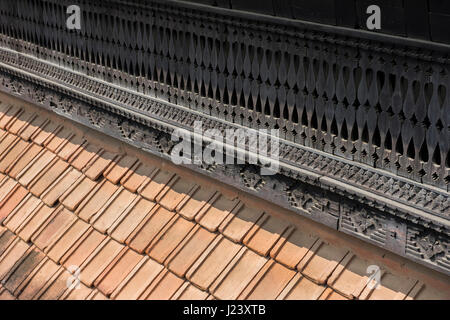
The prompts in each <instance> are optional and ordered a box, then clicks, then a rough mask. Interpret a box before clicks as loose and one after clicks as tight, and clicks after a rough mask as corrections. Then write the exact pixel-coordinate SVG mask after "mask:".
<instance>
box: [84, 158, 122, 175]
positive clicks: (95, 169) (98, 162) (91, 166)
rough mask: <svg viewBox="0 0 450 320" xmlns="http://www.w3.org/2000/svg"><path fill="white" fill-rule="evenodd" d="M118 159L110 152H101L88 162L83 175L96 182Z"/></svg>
mask: <svg viewBox="0 0 450 320" xmlns="http://www.w3.org/2000/svg"><path fill="white" fill-rule="evenodd" d="M118 158H119V156H118V155H116V154H114V153H112V152H102V153H101V154H99V155H96V156H95V157H94V158H93V159H92V160H91V161H89V163H88V164H87V165H86V167H85V169H84V174H85V175H86V176H87V177H88V178H90V179H92V180H97V179H98V178H99V177H100V176H101V175H102V174H103V172H105V170H106V169H107V168H108V166H110V165H111V164H114V163H115V161H116V160H117V159H118Z"/></svg>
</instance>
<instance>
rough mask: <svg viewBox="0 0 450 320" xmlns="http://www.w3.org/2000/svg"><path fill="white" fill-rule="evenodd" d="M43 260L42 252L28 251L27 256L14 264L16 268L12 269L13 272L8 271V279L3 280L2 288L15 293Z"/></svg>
mask: <svg viewBox="0 0 450 320" xmlns="http://www.w3.org/2000/svg"><path fill="white" fill-rule="evenodd" d="M44 258H45V255H44V254H43V253H42V252H40V251H38V250H35V249H32V250H30V251H29V252H28V254H27V256H26V257H25V258H24V259H23V260H22V261H20V263H17V264H16V267H15V268H13V269H12V270H13V271H10V274H9V275H8V277H5V278H4V279H3V281H2V282H3V286H4V287H5V288H6V289H8V291H9V292H15V291H16V289H17V288H18V287H19V286H20V285H21V284H22V282H23V281H25V280H26V278H27V277H28V275H30V273H31V272H32V271H33V269H34V268H36V266H37V265H39V264H40V262H41V261H42V260H43V259H44Z"/></svg>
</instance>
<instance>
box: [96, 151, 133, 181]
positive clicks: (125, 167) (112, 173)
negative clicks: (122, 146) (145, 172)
mask: <svg viewBox="0 0 450 320" xmlns="http://www.w3.org/2000/svg"><path fill="white" fill-rule="evenodd" d="M137 161H138V159H136V158H135V157H131V156H123V157H121V158H120V160H118V161H117V162H114V163H112V164H111V165H110V166H109V167H108V168H107V169H106V170H105V172H104V173H103V175H104V176H105V178H106V179H108V180H109V181H111V182H112V183H114V184H117V183H119V181H120V180H121V179H122V178H123V177H124V176H125V174H126V173H127V172H128V171H129V170H130V169H131V168H132V167H133V166H134V164H136V162H137Z"/></svg>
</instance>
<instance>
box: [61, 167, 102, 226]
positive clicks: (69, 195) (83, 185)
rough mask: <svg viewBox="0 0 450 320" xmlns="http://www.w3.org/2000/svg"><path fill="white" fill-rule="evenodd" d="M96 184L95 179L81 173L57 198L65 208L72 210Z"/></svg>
mask: <svg viewBox="0 0 450 320" xmlns="http://www.w3.org/2000/svg"><path fill="white" fill-rule="evenodd" d="M96 186H97V183H96V182H95V181H92V180H91V179H89V178H88V177H86V176H84V175H81V176H80V177H79V178H78V180H77V181H75V183H74V184H73V185H72V186H71V187H70V188H69V189H67V190H66V192H64V194H63V195H62V196H61V197H60V198H59V200H60V201H61V203H62V204H63V205H64V206H65V207H66V208H67V209H69V210H71V211H74V210H75V209H77V208H78V206H79V205H80V203H81V202H82V201H83V200H84V199H86V197H88V195H89V194H90V193H91V191H92V190H93V189H94V188H95V187H96ZM106 196H107V194H106ZM88 219H89V218H88Z"/></svg>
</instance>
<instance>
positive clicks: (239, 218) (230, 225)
mask: <svg viewBox="0 0 450 320" xmlns="http://www.w3.org/2000/svg"><path fill="white" fill-rule="evenodd" d="M262 215H263V212H262V211H261V210H260V209H254V208H250V207H248V206H245V205H242V206H240V207H238V208H236V209H235V210H233V212H232V213H231V214H230V215H229V216H228V217H227V218H226V219H225V220H224V222H223V223H222V224H221V225H220V227H219V230H220V232H222V233H223V234H224V236H226V237H228V238H230V239H231V240H233V241H235V242H242V240H243V239H244V237H245V236H246V235H247V233H248V232H249V231H250V230H251V229H252V227H253V226H254V225H255V223H256V222H257V221H258V220H259V219H260V218H261V217H262Z"/></svg>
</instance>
